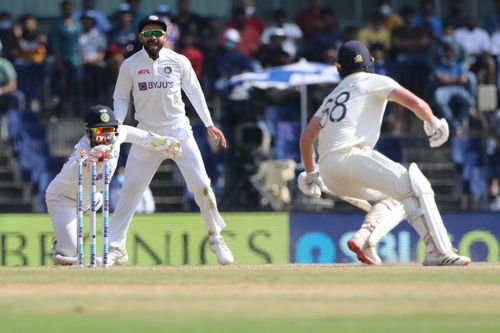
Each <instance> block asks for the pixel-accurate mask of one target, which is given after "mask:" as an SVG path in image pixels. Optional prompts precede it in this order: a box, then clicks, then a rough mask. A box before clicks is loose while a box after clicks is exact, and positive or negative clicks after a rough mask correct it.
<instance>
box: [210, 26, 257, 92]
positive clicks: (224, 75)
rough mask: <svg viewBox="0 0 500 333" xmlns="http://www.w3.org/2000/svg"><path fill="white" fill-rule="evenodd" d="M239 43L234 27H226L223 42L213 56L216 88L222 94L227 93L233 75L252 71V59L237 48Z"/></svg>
mask: <svg viewBox="0 0 500 333" xmlns="http://www.w3.org/2000/svg"><path fill="white" fill-rule="evenodd" d="M240 43H241V38H240V33H239V32H238V30H236V29H232V28H231V29H228V30H226V31H225V32H224V35H223V44H222V45H221V46H220V47H219V50H218V51H217V53H216V56H215V68H216V71H217V81H216V83H215V85H216V89H217V90H218V91H219V93H221V94H222V95H228V94H229V92H230V89H231V87H230V86H229V79H230V78H231V76H233V75H237V74H241V73H243V72H249V71H252V69H253V65H252V59H251V58H249V57H248V56H246V55H245V54H244V53H243V52H241V51H240V50H238V48H237V47H238V44H240Z"/></svg>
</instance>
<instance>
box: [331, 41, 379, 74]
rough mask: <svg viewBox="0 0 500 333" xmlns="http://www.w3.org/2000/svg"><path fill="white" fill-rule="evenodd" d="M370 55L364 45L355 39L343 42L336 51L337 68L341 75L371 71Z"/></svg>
mask: <svg viewBox="0 0 500 333" xmlns="http://www.w3.org/2000/svg"><path fill="white" fill-rule="evenodd" d="M372 63H373V59H372V56H371V55H370V52H369V51H368V49H367V48H366V46H365V45H364V44H363V43H361V42H360V41H357V40H351V41H348V42H345V43H344V44H342V46H341V47H340V49H339V51H338V53H337V63H336V66H337V69H338V70H339V73H340V74H341V77H345V76H347V75H349V74H351V73H354V72H359V71H367V72H369V71H371V66H372Z"/></svg>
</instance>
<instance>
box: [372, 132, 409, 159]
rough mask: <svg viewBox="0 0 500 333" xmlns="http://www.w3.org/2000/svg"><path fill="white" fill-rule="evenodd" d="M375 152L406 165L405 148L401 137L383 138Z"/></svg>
mask: <svg viewBox="0 0 500 333" xmlns="http://www.w3.org/2000/svg"><path fill="white" fill-rule="evenodd" d="M375 150H377V151H379V152H380V153H382V154H384V155H385V156H387V157H388V158H390V159H391V160H393V161H394V162H398V163H404V157H403V151H404V146H403V140H402V139H401V137H393V136H386V137H381V138H380V139H379V140H378V142H377V145H376V146H375Z"/></svg>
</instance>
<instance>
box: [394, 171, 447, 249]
mask: <svg viewBox="0 0 500 333" xmlns="http://www.w3.org/2000/svg"><path fill="white" fill-rule="evenodd" d="M408 172H409V175H410V181H411V185H412V187H413V191H414V196H410V197H408V198H406V199H405V200H404V204H405V208H410V210H411V212H412V213H411V214H408V215H409V220H410V223H411V225H412V226H413V227H414V228H415V230H416V231H417V232H418V233H419V235H420V237H421V238H422V239H423V240H424V241H425V243H426V244H427V243H428V242H429V241H432V243H433V244H434V246H435V247H436V249H437V250H438V251H439V252H440V253H447V252H449V251H451V249H452V245H451V242H450V239H449V238H448V232H447V231H446V228H445V226H444V223H443V220H442V218H441V214H440V213H439V210H438V208H437V206H436V201H435V200H434V191H433V190H432V187H431V184H430V183H429V181H428V180H427V178H426V177H425V176H424V174H423V173H422V172H421V171H420V169H419V168H418V166H417V165H416V164H415V163H412V164H411V165H410V168H409V169H408ZM415 197H416V198H415Z"/></svg>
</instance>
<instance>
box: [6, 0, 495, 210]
mask: <svg viewBox="0 0 500 333" xmlns="http://www.w3.org/2000/svg"><path fill="white" fill-rule="evenodd" d="M95 2H96V1H94V0H83V1H81V3H78V4H75V3H73V2H72V1H71V0H63V1H61V2H60V14H59V17H58V18H57V19H55V20H54V21H53V23H52V24H51V26H50V29H46V31H43V30H42V29H40V28H39V22H38V19H37V17H36V16H34V15H32V14H30V13H29V12H27V13H26V14H24V15H21V16H20V17H12V16H11V14H10V13H9V12H5V11H4V12H1V13H0V42H1V50H2V51H1V58H0V112H1V113H2V114H6V112H7V110H8V109H11V108H18V109H26V110H27V111H28V112H31V113H36V114H40V115H42V116H44V117H46V118H47V119H51V120H52V121H54V122H55V121H57V119H59V118H61V117H79V118H81V117H83V112H84V110H86V109H87V108H88V107H89V106H91V105H95V104H107V105H112V94H113V89H114V85H115V81H116V78H117V75H118V69H119V67H120V64H121V63H122V62H123V60H124V59H125V58H127V57H128V56H130V55H131V54H133V53H134V52H136V51H138V49H139V48H140V44H139V43H138V42H137V28H136V27H137V23H138V20H140V19H141V18H142V17H144V16H145V15H147V14H150V13H152V14H156V15H158V16H160V17H162V18H163V19H164V20H165V21H166V22H167V26H168V29H167V33H168V39H167V41H166V43H165V45H164V47H167V48H171V49H174V50H176V51H177V52H179V53H181V54H183V55H185V56H186V57H187V58H188V59H189V60H190V61H191V64H192V66H193V68H194V70H195V72H196V74H197V76H198V77H199V79H200V82H201V84H202V87H203V90H204V92H205V96H206V98H207V100H208V102H209V105H210V106H211V109H212V110H213V111H214V112H215V114H214V119H215V120H216V121H217V122H218V123H219V124H220V125H221V129H222V130H223V131H224V132H225V133H226V136H227V137H228V141H229V142H230V143H231V142H234V144H233V145H231V146H230V147H229V149H228V151H226V152H224V153H221V154H219V155H217V154H216V155H215V157H214V158H213V159H214V160H213V161H212V160H209V161H206V164H207V169H208V170H207V171H208V172H209V176H210V177H211V178H212V180H213V182H214V183H215V184H217V180H218V179H219V178H220V177H221V176H222V174H224V183H225V184H226V186H222V188H221V189H220V191H222V196H221V197H222V201H223V203H222V205H221V207H222V208H232V207H231V205H236V204H241V203H235V202H234V200H233V201H232V200H231V199H234V198H233V196H232V194H231V193H233V192H232V191H233V190H234V188H235V186H236V187H238V186H245V185H244V184H241V174H242V173H248V175H249V176H250V175H251V174H254V173H255V172H256V169H255V168H256V165H255V163H256V162H257V161H259V157H257V156H254V155H255V154H256V152H255V151H253V150H252V148H253V147H251V146H249V142H240V141H238V140H237V139H238V138H240V137H239V136H238V135H241V133H240V132H239V131H238V130H239V129H240V127H241V126H240V125H243V124H248V123H257V122H259V121H261V122H262V123H264V124H265V127H266V130H267V131H268V132H269V133H270V135H271V152H269V153H268V155H267V156H260V158H262V159H266V158H277V159H280V158H291V159H294V160H295V161H296V162H300V157H299V154H298V138H299V135H300V126H296V124H299V122H300V113H299V110H298V108H299V105H300V103H299V93H298V91H296V90H294V89H288V90H276V89H268V90H265V91H263V90H258V89H251V90H244V89H241V87H238V86H233V85H232V84H231V81H230V78H231V77H232V76H233V75H236V74H240V73H244V72H249V71H261V70H263V69H265V68H268V67H273V66H281V65H286V64H290V63H293V62H296V61H298V60H299V59H302V58H305V59H307V60H309V61H314V62H321V63H327V64H332V65H333V64H335V60H336V51H337V49H338V47H339V46H340V45H341V44H342V43H343V42H346V41H348V40H352V39H358V40H360V41H362V42H363V43H365V44H366V45H368V46H369V48H370V51H371V52H372V55H373V57H374V71H375V72H377V73H382V74H386V75H389V76H391V77H393V78H395V79H397V80H398V81H399V82H400V83H401V84H402V85H404V86H406V87H409V88H410V89H411V90H412V91H413V92H415V93H416V94H417V95H419V96H420V97H423V98H424V99H426V100H427V101H428V102H429V103H430V104H431V106H432V107H433V110H434V111H435V112H436V113H437V114H438V115H439V116H441V117H444V118H446V119H447V121H448V123H449V124H450V127H451V129H452V130H451V132H452V139H451V146H452V149H451V151H452V160H453V162H454V165H455V169H456V170H455V171H456V173H457V174H459V175H460V177H459V180H458V183H459V184H458V185H457V188H458V189H457V191H458V192H459V193H460V195H463V197H464V201H463V208H471V209H495V210H500V193H499V192H500V190H499V187H500V186H499V178H500V144H499V142H500V112H499V111H497V110H496V108H494V110H491V111H492V112H488V113H483V112H482V111H481V110H479V109H478V107H477V105H478V93H477V92H478V87H481V86H485V85H488V86H496V87H498V85H497V83H498V81H499V74H500V65H499V59H500V58H499V57H500V0H493V3H494V5H495V8H496V10H495V11H494V12H491V13H490V14H488V15H487V16H486V17H484V18H481V20H479V18H477V17H474V16H472V15H470V13H469V12H468V11H467V9H466V7H465V3H464V1H463V0H455V1H450V2H449V8H447V9H446V10H445V15H442V16H438V15H437V14H436V13H435V8H434V2H433V0H420V1H419V2H418V6H415V7H414V6H411V5H404V6H402V7H400V8H398V10H397V11H395V10H394V8H392V7H391V1H390V0H379V1H378V2H377V9H376V10H375V11H374V12H373V13H372V14H371V16H370V19H369V20H368V21H367V22H365V23H364V24H362V25H360V26H356V25H352V24H346V23H345V22H343V20H342V17H340V16H337V14H336V13H335V8H334V6H333V7H332V6H331V4H330V3H328V4H326V1H325V2H324V1H322V0H310V1H309V2H308V5H307V7H305V8H303V9H301V10H299V11H298V12H294V13H291V12H288V11H287V10H286V8H275V10H274V11H273V13H272V19H271V20H270V21H268V22H266V21H264V20H263V19H262V18H261V17H260V16H259V15H258V12H259V11H258V10H257V8H256V7H255V4H254V2H253V1H251V0H242V1H241V2H240V3H239V4H238V5H237V6H236V7H234V8H232V11H231V17H230V19H229V20H227V22H224V21H222V20H221V19H220V18H213V17H205V16H202V15H199V14H197V13H196V12H195V11H194V10H193V9H192V8H191V7H190V3H189V0H178V1H177V7H176V8H171V7H170V6H168V5H166V4H162V5H159V6H157V7H155V8H142V6H141V1H140V0H127V1H124V2H123V3H120V4H119V5H118V6H117V7H116V10H115V11H114V12H112V13H103V12H101V11H99V10H97V9H96V4H95ZM331 89H332V85H315V86H311V87H309V91H310V93H309V95H308V96H309V98H310V101H309V112H310V114H313V113H314V111H315V108H316V107H317V106H318V105H319V103H320V102H321V100H322V99H323V97H324V96H325V95H326V94H327V93H328V92H329V91H330V90H331ZM498 92H499V90H498V89H496V95H498ZM186 102H187V103H188V101H186ZM188 110H189V109H188ZM401 111H402V110H398V109H397V108H395V107H393V106H391V105H389V109H388V110H387V113H386V120H385V122H384V131H385V133H386V134H387V135H388V136H390V137H392V138H396V139H398V140H401V139H402V138H403V137H405V136H411V133H413V132H414V133H417V135H423V130H422V129H421V128H420V127H418V128H417V126H416V125H415V124H414V123H413V124H412V123H410V122H409V121H408V122H405V116H404V114H405V113H404V112H401ZM287 124H288V125H289V126H285V125H287ZM417 125H418V124H417ZM419 126H420V125H419ZM286 138H289V140H288V141H289V142H285V143H283V142H282V141H283V140H284V139H286ZM290 142H292V143H290ZM399 142H402V141H399ZM290 145H291V146H292V147H293V148H292V149H290ZM381 149H383V148H381ZM402 149H404V148H402ZM392 153H393V154H392V156H394V158H395V159H399V160H401V159H403V157H402V156H403V155H402V154H401V151H398V150H396V151H394V152H392ZM386 154H387V155H388V156H391V151H388V152H386ZM249 155H250V157H249ZM220 165H223V166H224V168H221V167H220ZM224 188H228V189H230V190H231V192H228V193H224ZM224 198H226V199H224ZM224 201H225V202H227V205H224ZM246 204H248V202H246Z"/></svg>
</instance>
